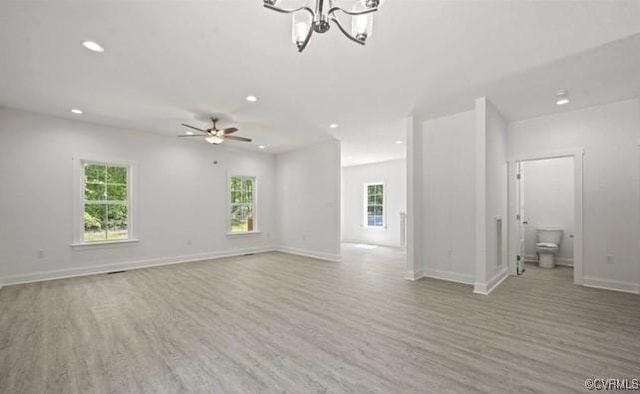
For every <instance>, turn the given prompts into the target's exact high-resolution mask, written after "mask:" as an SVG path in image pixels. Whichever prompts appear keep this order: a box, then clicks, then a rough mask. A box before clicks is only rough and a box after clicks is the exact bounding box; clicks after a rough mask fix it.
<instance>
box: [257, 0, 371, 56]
mask: <svg viewBox="0 0 640 394" xmlns="http://www.w3.org/2000/svg"><path fill="white" fill-rule="evenodd" d="M263 1H264V6H265V7H266V8H268V9H270V10H273V11H276V12H281V13H283V14H292V18H293V21H292V24H291V40H292V41H293V43H294V44H295V45H296V47H297V48H298V52H302V51H303V50H304V49H305V48H306V47H307V44H309V40H310V39H311V36H312V35H313V33H314V32H316V33H326V32H327V31H329V28H330V27H331V24H330V22H333V23H334V24H335V25H336V26H338V29H340V31H341V32H342V33H343V34H344V35H345V36H346V37H347V38H348V39H350V40H351V41H353V42H356V43H358V44H360V45H364V44H365V42H366V41H367V38H369V37H370V36H371V33H372V30H373V15H372V13H373V12H375V11H378V6H380V4H381V2H382V1H383V0H357V1H356V2H355V3H354V4H353V6H352V7H351V9H350V10H346V9H344V8H342V7H338V6H334V0H315V8H314V9H312V8H310V7H307V6H302V7H298V8H280V7H278V6H276V3H277V2H278V0H263ZM339 13H342V14H345V15H346V17H350V18H351V29H350V30H351V31H349V30H347V28H346V27H345V25H344V24H343V23H342V22H340V20H339V19H338V16H337V15H338V14H339Z"/></svg>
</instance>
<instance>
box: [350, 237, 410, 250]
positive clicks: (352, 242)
mask: <svg viewBox="0 0 640 394" xmlns="http://www.w3.org/2000/svg"><path fill="white" fill-rule="evenodd" d="M340 243H343V244H366V245H376V246H384V247H387V248H397V249H402V246H401V245H400V244H395V245H394V244H384V243H380V242H371V241H366V240H357V239H343V240H342V241H340Z"/></svg>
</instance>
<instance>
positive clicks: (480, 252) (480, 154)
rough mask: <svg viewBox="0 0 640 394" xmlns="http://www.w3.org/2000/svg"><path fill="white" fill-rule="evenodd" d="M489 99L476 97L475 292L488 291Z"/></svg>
mask: <svg viewBox="0 0 640 394" xmlns="http://www.w3.org/2000/svg"><path fill="white" fill-rule="evenodd" d="M486 107H487V99H486V98H485V97H481V98H478V99H476V127H475V147H476V149H475V152H476V155H475V162H476V166H475V167H476V171H475V192H476V193H475V197H476V204H475V211H476V212H475V218H476V220H475V230H476V231H475V233H476V237H475V260H476V282H475V285H474V288H473V291H474V293H486V288H485V286H486V283H487V225H486V223H487V192H486V188H487V184H486V182H487V148H486V138H487V111H486Z"/></svg>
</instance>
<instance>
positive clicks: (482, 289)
mask: <svg viewBox="0 0 640 394" xmlns="http://www.w3.org/2000/svg"><path fill="white" fill-rule="evenodd" d="M508 277H509V267H508V266H505V267H504V268H503V269H501V270H500V271H498V273H496V274H495V275H494V276H493V278H491V279H489V281H488V282H487V283H481V282H477V283H475V284H474V285H473V292H474V293H476V294H482V295H489V293H491V292H492V291H493V290H494V289H495V288H496V287H498V286H500V283H502V282H503V281H504V280H505V279H507V278H508Z"/></svg>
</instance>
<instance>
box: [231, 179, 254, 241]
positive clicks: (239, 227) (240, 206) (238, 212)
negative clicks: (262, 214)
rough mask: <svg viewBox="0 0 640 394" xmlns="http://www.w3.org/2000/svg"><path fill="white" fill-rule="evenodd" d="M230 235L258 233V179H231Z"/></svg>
mask: <svg viewBox="0 0 640 394" xmlns="http://www.w3.org/2000/svg"><path fill="white" fill-rule="evenodd" d="M229 194H230V196H229V197H230V200H229V201H230V204H229V205H230V223H229V227H230V230H229V232H230V233H248V232H255V231H257V226H256V220H255V218H256V205H255V197H256V178H254V177H250V176H232V177H230V179H229Z"/></svg>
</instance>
